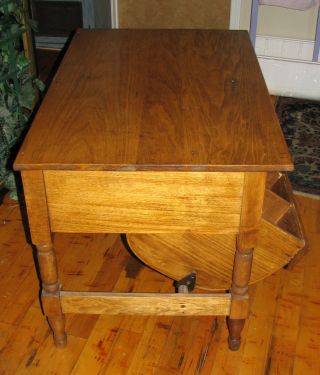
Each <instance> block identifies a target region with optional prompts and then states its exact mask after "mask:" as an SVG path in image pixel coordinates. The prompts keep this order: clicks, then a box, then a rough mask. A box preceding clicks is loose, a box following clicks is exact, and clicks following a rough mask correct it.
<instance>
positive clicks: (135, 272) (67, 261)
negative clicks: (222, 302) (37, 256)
mask: <svg viewBox="0 0 320 375" xmlns="http://www.w3.org/2000/svg"><path fill="white" fill-rule="evenodd" d="M298 202H299V206H300V210H301V213H302V216H303V220H304V223H305V226H306V230H307V234H308V239H309V241H310V248H311V251H310V252H309V254H308V255H306V256H305V257H304V258H303V259H302V260H301V261H300V262H299V263H298V264H297V265H296V266H295V267H294V269H292V270H290V271H289V270H281V271H279V272H277V273H276V274H274V275H272V276H271V277H269V278H268V279H266V280H264V281H263V282H261V283H260V284H258V285H256V286H255V287H252V288H251V291H250V292H251V296H252V308H251V313H250V319H249V320H248V321H247V324H246V326H245V330H244V334H243V344H242V346H241V349H240V351H238V352H230V351H229V350H228V348H227V344H226V338H227V330H226V324H225V320H224V318H222V317H221V318H218V319H217V320H215V319H214V318H210V317H204V318H202V317H200V318H199V317H195V318H193V317H181V318H180V317H175V318H173V317H129V316H112V317H110V316H89V315H88V316H84V315H81V316H74V315H68V316H67V332H68V340H69V344H68V347H67V348H66V349H56V348H55V347H54V346H53V343H52V338H51V335H50V332H49V329H48V326H47V324H46V320H45V318H44V316H43V315H42V313H41V309H40V305H39V300H38V290H39V282H38V278H37V274H36V272H35V269H34V266H33V264H34V263H33V257H32V250H31V247H30V246H29V245H28V244H27V243H26V240H25V235H24V231H23V226H22V222H21V218H20V211H19V207H18V205H17V204H16V203H14V202H11V201H9V200H8V199H7V200H6V201H5V204H4V205H2V206H0V220H1V221H0V280H1V281H0V374H1V375H15V374H39V375H46V374H56V375H58V374H59V375H60V374H61V375H68V374H73V375H74V374H85V375H93V374H111V375H120V374H131V375H133V374H135V375H138V374H141V375H148V374H157V375H160V374H161V375H171V374H185V375H187V374H191V375H196V374H217V375H221V374H231V375H234V374H243V375H250V374H254V375H259V374H281V375H285V374H297V375H300V374H303V375H313V374H320V278H319V274H320V218H319V216H320V200H312V199H309V198H305V197H298ZM56 243H57V252H58V261H59V264H60V269H61V271H62V272H61V280H62V283H63V285H64V286H65V288H66V289H71V290H81V289H84V290H85V289H86V290H113V291H147V292H151V291H153V292H160V291H161V292H165V291H171V290H172V282H171V281H170V280H168V279H167V278H165V277H164V276H162V275H160V274H158V273H156V272H154V271H151V270H150V269H148V268H146V267H143V265H142V264H141V263H140V262H138V261H137V260H135V259H134V258H133V257H132V256H131V255H129V253H128V252H127V251H126V250H125V248H124V246H123V245H122V243H121V240H120V238H119V237H118V236H115V235H97V236H92V235H57V236H56Z"/></svg>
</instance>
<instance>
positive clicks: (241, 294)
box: [227, 248, 253, 350]
mask: <svg viewBox="0 0 320 375" xmlns="http://www.w3.org/2000/svg"><path fill="white" fill-rule="evenodd" d="M252 256H253V249H241V248H238V249H237V251H236V255H235V261H234V270H233V280H232V287H231V296H232V304H231V315H230V316H229V317H228V319H227V324H228V329H229V338H228V343H229V348H230V349H231V350H238V349H239V347H240V343H241V331H242V329H243V327H244V323H245V318H246V317H247V316H248V313H249V295H248V285H249V281H250V275H251V266H252Z"/></svg>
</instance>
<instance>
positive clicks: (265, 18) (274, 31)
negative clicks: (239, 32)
mask: <svg viewBox="0 0 320 375" xmlns="http://www.w3.org/2000/svg"><path fill="white" fill-rule="evenodd" d="M250 15H251V0H242V1H241V17H240V28H241V29H245V30H249V25H250ZM317 15H318V10H317V8H312V9H309V10H306V11H300V10H294V9H286V8H281V7H272V6H265V5H260V6H259V18H258V30H257V34H258V35H270V36H280V37H288V38H298V39H310V40H314V37H315V32H316V22H317Z"/></svg>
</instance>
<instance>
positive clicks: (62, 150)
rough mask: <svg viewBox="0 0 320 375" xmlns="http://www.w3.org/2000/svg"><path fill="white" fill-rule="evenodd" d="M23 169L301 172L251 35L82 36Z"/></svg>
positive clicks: (20, 163)
mask: <svg viewBox="0 0 320 375" xmlns="http://www.w3.org/2000/svg"><path fill="white" fill-rule="evenodd" d="M15 168H16V169H18V170H21V169H47V170H48V169H69V170H118V171H119V170H131V171H135V170H142V171H143V170H145V171H157V170H158V171H161V170H165V171H243V170H245V171H271V170H291V169H292V168H293V165H292V161H291V157H290V155H289V153H288V149H287V146H286V143H285V140H284V137H283V134H282V132H281V129H280V126H279V123H278V120H277V117H276V114H275V112H274V108H273V105H272V103H271V100H270V98H269V94H268V91H267V88H266V85H265V82H264V80H263V77H262V73H261V71H260V67H259V64H258V61H257V58H256V56H255V53H254V50H253V48H252V46H251V43H250V40H249V37H248V34H247V32H244V31H221V30H79V31H78V32H77V33H76V35H75V36H74V38H73V40H72V42H71V45H70V47H69V49H68V51H67V53H66V55H65V57H64V59H63V62H62V64H61V66H60V68H59V70H58V72H57V74H56V75H55V77H54V80H53V82H52V84H51V86H50V88H49V90H48V93H47V94H46V96H45V99H44V101H43V103H42V105H41V107H40V109H39V111H38V113H37V115H36V118H35V120H34V122H33V124H32V126H31V129H30V131H29V133H28V135H27V137H26V139H25V142H24V144H23V146H22V148H21V150H20V152H19V155H18V157H17V159H16V162H15Z"/></svg>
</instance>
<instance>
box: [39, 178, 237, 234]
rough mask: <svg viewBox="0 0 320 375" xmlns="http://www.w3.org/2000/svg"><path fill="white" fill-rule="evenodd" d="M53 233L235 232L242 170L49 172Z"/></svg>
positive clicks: (49, 204)
mask: <svg viewBox="0 0 320 375" xmlns="http://www.w3.org/2000/svg"><path fill="white" fill-rule="evenodd" d="M44 179H45V186H46V192H47V200H48V207H49V215H50V222H51V229H52V231H54V232H88V233H90V232H94V233H97V232H114V233H148V232H149V233H150V232H151V233H166V232H174V233H177V232H184V231H187V230H196V231H199V232H211V233H236V232H237V231H238V229H239V221H240V208H241V198H242V190H243V180H244V174H243V173H242V172H228V173H223V172H212V173H210V172H205V173H202V172H103V171H89V172H88V171H83V172H82V171H45V172H44Z"/></svg>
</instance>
